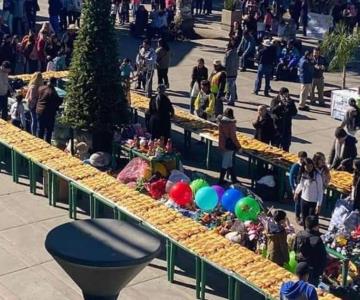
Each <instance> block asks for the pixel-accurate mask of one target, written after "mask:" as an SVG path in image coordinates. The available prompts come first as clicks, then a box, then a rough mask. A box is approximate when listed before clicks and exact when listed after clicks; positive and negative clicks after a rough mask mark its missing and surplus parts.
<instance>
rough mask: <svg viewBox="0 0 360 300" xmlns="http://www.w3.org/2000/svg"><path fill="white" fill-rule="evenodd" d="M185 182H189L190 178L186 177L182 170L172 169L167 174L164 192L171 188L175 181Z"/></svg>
mask: <svg viewBox="0 0 360 300" xmlns="http://www.w3.org/2000/svg"><path fill="white" fill-rule="evenodd" d="M180 181H183V182H187V183H190V178H189V177H187V176H186V175H185V174H184V173H183V172H181V171H179V170H172V171H171V174H170V176H169V180H168V182H167V183H166V192H167V193H168V192H169V191H170V189H171V187H172V186H173V185H174V184H175V183H177V182H180Z"/></svg>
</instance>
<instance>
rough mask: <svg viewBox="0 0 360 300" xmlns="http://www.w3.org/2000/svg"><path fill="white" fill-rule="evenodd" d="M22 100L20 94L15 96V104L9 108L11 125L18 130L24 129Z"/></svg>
mask: <svg viewBox="0 0 360 300" xmlns="http://www.w3.org/2000/svg"><path fill="white" fill-rule="evenodd" d="M23 98H24V97H23V96H22V95H21V94H17V95H16V102H15V103H14V104H13V105H11V108H10V116H11V124H13V125H14V126H16V127H19V128H26V122H25V109H24V105H23V103H22V101H23Z"/></svg>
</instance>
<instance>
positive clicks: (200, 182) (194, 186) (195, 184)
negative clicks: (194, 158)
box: [190, 178, 209, 195]
mask: <svg viewBox="0 0 360 300" xmlns="http://www.w3.org/2000/svg"><path fill="white" fill-rule="evenodd" d="M204 186H209V184H208V183H207V182H206V180H204V179H201V178H199V179H195V180H193V181H192V182H191V183H190V187H191V190H192V191H193V193H194V195H196V192H197V191H198V190H200V189H201V188H202V187H204Z"/></svg>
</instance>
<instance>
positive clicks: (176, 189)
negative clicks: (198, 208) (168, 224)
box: [169, 182, 193, 206]
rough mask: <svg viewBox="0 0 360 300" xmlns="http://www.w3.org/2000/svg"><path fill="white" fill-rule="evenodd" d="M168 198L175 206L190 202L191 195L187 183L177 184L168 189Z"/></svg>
mask: <svg viewBox="0 0 360 300" xmlns="http://www.w3.org/2000/svg"><path fill="white" fill-rule="evenodd" d="M169 196H170V198H171V199H172V200H173V201H174V202H175V203H176V204H178V205H182V206H183V205H186V204H189V203H190V202H191V201H192V198H193V193H192V190H191V187H190V185H189V184H188V183H186V182H178V183H176V184H174V185H173V186H172V188H171V189H170V192H169Z"/></svg>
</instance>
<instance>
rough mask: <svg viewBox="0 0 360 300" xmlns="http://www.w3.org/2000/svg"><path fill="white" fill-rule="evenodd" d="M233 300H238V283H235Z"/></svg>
mask: <svg viewBox="0 0 360 300" xmlns="http://www.w3.org/2000/svg"><path fill="white" fill-rule="evenodd" d="M234 298H235V299H236V300H239V299H240V283H239V282H238V281H236V282H235V291H234Z"/></svg>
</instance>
